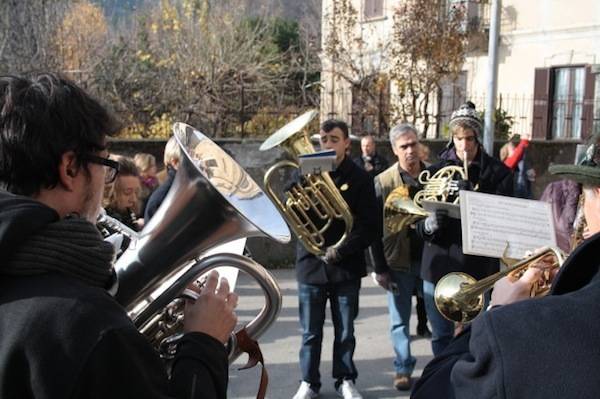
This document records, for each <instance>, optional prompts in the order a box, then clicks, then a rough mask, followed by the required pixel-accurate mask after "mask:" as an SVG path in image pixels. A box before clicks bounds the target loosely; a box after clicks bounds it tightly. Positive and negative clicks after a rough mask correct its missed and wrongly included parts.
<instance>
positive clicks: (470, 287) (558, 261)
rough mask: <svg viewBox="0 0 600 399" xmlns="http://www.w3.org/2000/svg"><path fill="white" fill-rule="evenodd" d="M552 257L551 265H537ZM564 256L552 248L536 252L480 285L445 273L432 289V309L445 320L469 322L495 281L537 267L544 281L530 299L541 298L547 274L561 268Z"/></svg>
mask: <svg viewBox="0 0 600 399" xmlns="http://www.w3.org/2000/svg"><path fill="white" fill-rule="evenodd" d="M550 257H552V258H553V261H552V263H550V264H545V265H541V266H540V265H539V263H542V262H546V261H547V260H548V258H550ZM564 260H565V256H564V254H563V253H562V251H561V250H560V249H558V248H554V247H544V248H542V249H541V250H540V251H539V252H537V253H535V254H533V255H531V256H528V257H526V258H525V259H523V260H521V261H519V262H517V263H515V264H513V265H512V266H510V267H507V268H506V269H505V270H502V271H500V272H498V273H495V274H492V275H490V276H488V277H486V278H483V279H481V280H479V281H477V280H475V279H474V278H473V277H471V276H469V275H468V274H466V273H462V272H453V273H448V274H447V275H445V276H444V277H442V278H441V279H440V281H438V283H437V284H436V286H435V291H434V300H435V306H436V307H437V309H438V310H439V311H440V313H441V314H442V316H444V317H445V318H446V319H448V320H450V321H454V322H459V323H468V322H470V321H472V320H473V319H474V318H475V317H477V315H479V313H481V311H482V310H483V304H484V300H483V294H484V293H485V292H486V291H487V290H489V289H491V288H492V287H493V286H494V284H495V283H496V281H498V280H500V279H501V278H503V277H505V276H512V277H513V278H514V279H518V278H520V276H521V275H522V274H523V273H524V272H525V271H526V270H527V269H528V268H529V267H539V268H542V269H543V270H544V275H543V278H544V281H543V283H542V284H539V285H535V286H534V287H533V289H532V292H531V296H542V295H545V294H547V293H548V291H549V288H550V284H551V281H549V278H550V277H549V274H550V273H549V270H550V269H554V268H557V267H560V266H562V264H563V262H564Z"/></svg>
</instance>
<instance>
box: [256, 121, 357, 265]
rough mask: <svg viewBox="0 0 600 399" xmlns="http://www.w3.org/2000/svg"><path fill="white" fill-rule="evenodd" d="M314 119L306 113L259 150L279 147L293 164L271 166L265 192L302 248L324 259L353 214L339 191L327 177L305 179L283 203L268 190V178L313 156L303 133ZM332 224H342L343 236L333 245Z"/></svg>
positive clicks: (314, 176)
mask: <svg viewBox="0 0 600 399" xmlns="http://www.w3.org/2000/svg"><path fill="white" fill-rule="evenodd" d="M316 115H317V111H314V110H313V111H309V112H306V113H304V114H302V115H300V116H299V117H297V118H296V119H294V120H293V121H291V122H289V123H288V124H286V125H285V126H283V127H282V128H281V129H279V130H277V131H276V132H275V133H273V134H272V135H271V136H270V137H269V138H267V139H266V140H265V141H264V143H262V145H261V146H260V150H261V151H266V150H269V149H271V148H273V147H276V146H282V147H283V149H284V150H286V151H287V152H288V153H290V155H292V157H294V161H280V162H278V163H276V164H275V165H273V166H271V167H270V168H269V170H267V173H266V174H265V177H264V185H265V192H266V193H267V195H268V196H269V197H270V198H271V200H272V201H273V202H274V203H275V205H276V206H277V208H278V209H279V212H280V213H281V215H282V216H283V217H284V219H285V220H286V221H287V223H288V225H289V226H290V228H291V229H292V231H293V232H294V234H295V235H296V237H297V238H298V240H299V241H300V242H301V243H302V244H303V245H304V247H305V248H306V250H307V251H309V252H311V253H313V254H315V255H319V256H320V255H324V254H325V249H326V248H327V247H328V246H333V247H339V246H340V245H341V244H342V243H343V242H344V240H345V239H346V237H347V235H348V234H349V233H350V231H351V230H352V222H353V220H352V213H351V212H350V209H349V207H348V205H347V204H346V201H345V200H344V198H343V197H342V195H341V194H340V192H339V191H338V189H337V187H336V186H335V184H334V183H333V180H332V179H331V177H330V176H329V173H327V172H322V173H319V174H309V175H305V176H304V184H303V185H302V184H299V183H296V184H294V186H293V187H292V188H291V189H290V190H288V191H286V192H285V197H286V198H285V203H284V202H283V201H282V200H280V199H279V196H278V195H277V194H276V193H275V192H274V190H273V188H272V187H271V176H272V175H273V173H274V172H275V171H276V170H278V169H280V168H285V167H288V168H296V169H298V167H299V166H298V156H299V155H305V154H312V153H314V152H315V149H314V147H313V145H312V144H311V142H310V140H309V138H308V136H307V135H306V134H305V133H304V132H303V131H302V130H303V129H304V127H306V125H308V123H310V121H311V120H312V119H313V118H314V117H315V116H316ZM335 220H340V221H342V222H343V223H344V233H343V234H342V236H341V237H339V239H338V240H337V241H335V242H328V241H327V240H326V238H325V233H326V231H327V230H328V229H329V228H330V227H331V226H332V223H333V222H334V221H335Z"/></svg>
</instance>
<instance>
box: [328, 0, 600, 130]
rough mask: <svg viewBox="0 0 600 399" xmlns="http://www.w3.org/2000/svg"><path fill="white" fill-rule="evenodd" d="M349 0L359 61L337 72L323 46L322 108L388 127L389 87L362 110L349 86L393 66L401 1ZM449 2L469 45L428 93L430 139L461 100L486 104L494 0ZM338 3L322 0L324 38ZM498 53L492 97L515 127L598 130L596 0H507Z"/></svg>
mask: <svg viewBox="0 0 600 399" xmlns="http://www.w3.org/2000/svg"><path fill="white" fill-rule="evenodd" d="M349 1H350V2H351V4H352V6H353V8H354V9H355V10H356V21H357V23H356V24H355V32H354V36H355V37H360V38H362V41H361V45H360V46H357V45H356V44H352V43H351V44H347V48H348V50H347V54H346V56H347V57H354V60H356V62H355V64H356V65H357V67H356V68H355V70H353V71H341V70H340V65H341V64H343V63H341V62H340V63H335V62H332V60H331V59H329V58H328V56H326V55H325V54H326V52H324V53H323V57H322V61H323V73H322V88H323V89H322V97H321V111H322V115H323V117H327V116H336V117H340V118H342V119H345V120H347V121H349V122H350V123H351V125H352V127H353V131H354V132H355V133H356V134H363V133H365V132H367V131H374V132H375V133H377V132H378V131H380V132H384V131H385V129H383V127H387V126H385V124H383V123H382V120H383V119H385V118H390V117H391V118H393V115H391V111H390V110H389V103H390V102H393V101H394V93H395V88H394V87H390V85H389V84H388V85H387V86H385V85H383V86H384V87H381V88H380V89H381V90H380V91H379V98H378V99H377V100H378V101H379V103H378V105H379V107H378V108H379V111H378V115H370V114H369V115H366V114H367V113H368V112H367V111H368V110H370V108H368V107H367V106H365V105H364V104H363V103H362V102H361V101H360V100H359V99H357V98H356V94H355V93H356V87H357V85H359V84H360V82H364V81H365V80H371V81H375V82H376V81H377V78H376V76H377V75H379V74H381V73H385V72H386V69H387V68H389V53H388V49H389V42H390V40H391V30H392V15H393V11H394V9H395V7H396V6H397V5H398V4H399V3H400V2H402V1H403V0H349ZM447 2H448V6H449V7H451V6H457V5H458V6H460V7H464V8H463V9H464V10H465V12H464V14H465V16H464V29H465V30H466V32H468V48H469V52H468V55H467V58H466V61H465V63H464V66H463V68H462V72H461V74H460V76H459V78H458V79H456V80H455V81H453V82H449V83H446V84H444V85H443V89H442V90H441V92H440V93H438V94H437V95H436V96H435V98H434V99H433V101H431V104H430V110H431V117H430V123H431V127H430V128H429V130H428V133H427V136H428V137H432V138H433V137H439V136H441V135H442V134H443V126H444V124H445V123H446V121H447V118H448V116H449V114H450V112H451V110H452V109H454V108H455V107H457V106H458V105H460V104H461V103H462V102H463V101H464V100H465V99H469V100H471V101H473V102H474V103H475V104H476V105H477V106H478V108H483V105H484V102H485V93H486V90H487V85H488V72H487V69H488V57H487V47H488V33H489V12H490V11H489V8H490V4H489V2H488V1H475V0H447ZM334 3H335V0H323V29H322V32H323V43H324V45H325V44H326V40H327V37H329V36H328V35H330V32H331V26H332V24H331V20H332V18H334V17H335V16H337V15H339V10H336V12H335V13H334V12H332V7H333V4H334ZM338 4H339V2H338ZM335 26H337V25H335ZM338 28H339V29H343V27H338ZM340 57H341V55H340ZM498 58H499V65H498V98H497V104H498V106H499V107H500V108H502V109H503V110H505V111H506V112H507V113H508V115H510V116H512V117H513V119H514V125H513V131H515V132H521V133H522V132H526V131H529V132H532V133H533V136H534V138H536V139H540V140H544V139H547V140H562V139H566V140H581V139H585V138H587V137H589V136H590V135H591V134H592V133H593V132H600V1H598V0H535V1H534V0H503V1H502V8H501V28H500V46H499V57H498ZM380 86H381V85H380ZM353 93H354V95H353ZM375 102H376V103H377V101H375Z"/></svg>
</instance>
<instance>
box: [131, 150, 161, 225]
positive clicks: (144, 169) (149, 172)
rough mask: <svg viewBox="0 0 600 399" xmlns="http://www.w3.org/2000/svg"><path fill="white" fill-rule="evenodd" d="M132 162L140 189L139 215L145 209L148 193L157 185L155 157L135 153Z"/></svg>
mask: <svg viewBox="0 0 600 399" xmlns="http://www.w3.org/2000/svg"><path fill="white" fill-rule="evenodd" d="M133 162H135V166H136V167H137V169H138V172H139V174H140V181H141V183H142V191H141V193H140V203H141V208H140V215H143V214H144V213H145V211H146V204H147V203H148V198H149V197H150V194H152V192H153V191H154V190H155V189H156V188H157V187H158V178H157V177H156V171H157V169H156V158H154V155H152V154H146V153H137V154H135V156H134V157H133Z"/></svg>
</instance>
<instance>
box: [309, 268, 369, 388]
mask: <svg viewBox="0 0 600 399" xmlns="http://www.w3.org/2000/svg"><path fill="white" fill-rule="evenodd" d="M359 291H360V279H357V280H351V281H344V282H341V283H331V284H323V285H321V284H303V283H299V284H298V302H299V303H298V308H299V311H300V325H301V326H302V346H301V347H300V369H301V371H302V380H303V381H306V382H308V383H310V385H311V388H312V389H313V390H314V391H315V392H318V391H319V388H320V387H321V374H320V373H319V365H320V363H321V344H322V341H323V324H324V323H325V307H326V305H327V299H329V302H330V307H331V319H332V322H333V330H334V336H335V338H334V342H333V372H332V375H333V378H334V379H336V380H343V379H346V380H355V379H356V377H357V376H358V372H357V371H356V366H355V365H354V361H353V360H352V357H353V356H354V348H355V347H356V339H355V338H354V320H355V319H356V316H358V293H359Z"/></svg>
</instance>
